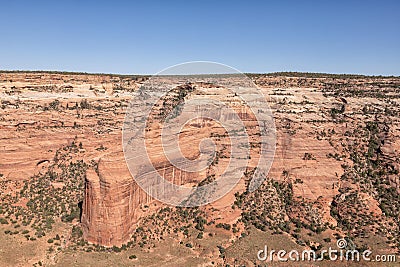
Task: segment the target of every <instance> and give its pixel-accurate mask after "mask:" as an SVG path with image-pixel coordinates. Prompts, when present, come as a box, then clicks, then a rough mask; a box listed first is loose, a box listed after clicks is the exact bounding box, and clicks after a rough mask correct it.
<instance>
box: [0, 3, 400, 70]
mask: <svg viewBox="0 0 400 267" xmlns="http://www.w3.org/2000/svg"><path fill="white" fill-rule="evenodd" d="M399 14H400V1H368V0H365V1H350V0H349V1H324V0H319V1H317V0H315V1H285V0H282V1H200V0H198V1H109V2H106V1H101V0H99V1H73V0H70V1H40V0H38V1H18V0H16V1H2V2H1V5H0V69H7V70H60V71H61V70H66V71H83V72H102V73H124V74H153V73H156V72H158V71H160V70H162V69H164V68H166V67H168V66H171V65H174V64H178V63H182V62H186V61H193V60H206V61H215V62H220V63H223V64H227V65H230V66H232V67H234V68H237V69H239V70H240V71H243V72H258V73H260V72H275V71H307V72H329V73H360V74H376V75H380V74H382V75H400V15H399Z"/></svg>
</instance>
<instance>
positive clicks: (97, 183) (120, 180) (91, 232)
mask: <svg viewBox="0 0 400 267" xmlns="http://www.w3.org/2000/svg"><path fill="white" fill-rule="evenodd" d="M124 163H125V162H124V161H123V160H122V159H120V160H118V161H115V160H113V161H109V160H100V161H99V168H98V173H96V172H95V171H94V170H90V171H89V172H88V173H87V178H86V181H85V198H84V202H83V207H82V209H83V210H82V217H81V222H82V229H83V235H84V238H85V239H86V240H87V241H89V242H91V243H95V244H100V245H103V246H114V245H116V246H121V245H122V244H124V243H126V242H127V241H128V240H129V238H130V234H131V233H132V227H133V225H134V223H135V221H136V219H137V214H136V211H137V209H138V208H139V206H140V205H141V204H143V203H147V202H149V201H150V199H149V197H147V195H146V194H145V193H144V192H143V191H142V190H141V189H140V188H139V186H138V185H137V184H136V183H135V182H134V180H133V179H132V177H131V176H130V174H129V172H128V170H125V169H123V168H121V166H123V164H124ZM110 173H114V175H113V176H111V175H110ZM113 177H114V178H113ZM116 178H117V179H116Z"/></svg>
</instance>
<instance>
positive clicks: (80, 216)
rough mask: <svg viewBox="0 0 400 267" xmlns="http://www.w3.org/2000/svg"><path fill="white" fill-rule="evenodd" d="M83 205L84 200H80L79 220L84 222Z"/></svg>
mask: <svg viewBox="0 0 400 267" xmlns="http://www.w3.org/2000/svg"><path fill="white" fill-rule="evenodd" d="M82 207H83V201H79V203H78V208H79V222H80V223H81V222H82V210H83V209H82Z"/></svg>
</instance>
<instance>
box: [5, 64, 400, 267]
mask: <svg viewBox="0 0 400 267" xmlns="http://www.w3.org/2000/svg"><path fill="white" fill-rule="evenodd" d="M249 77H250V78H251V79H252V80H253V82H254V83H255V84H256V85H257V86H258V87H259V88H260V89H261V91H262V92H263V94H264V95H265V98H266V101H267V102H268V104H269V106H270V108H271V110H272V112H273V116H274V122H275V127H276V151H275V157H274V161H273V163H272V167H271V170H270V172H269V173H268V176H267V177H266V180H265V182H264V183H263V184H262V185H261V186H260V188H258V189H257V190H256V191H254V192H251V193H250V192H248V191H247V190H246V187H247V186H248V182H249V177H250V176H251V173H252V170H254V169H253V168H254V164H252V163H250V166H249V168H248V170H247V171H246V175H244V177H243V178H242V179H241V181H240V182H239V183H238V185H237V186H236V187H235V188H234V190H232V191H231V192H230V193H229V194H227V195H226V196H224V197H223V198H222V199H220V200H218V201H217V202H215V203H211V204H208V205H206V206H202V207H193V208H179V207H172V206H168V205H166V204H162V203H161V202H159V201H156V200H154V199H152V198H151V197H150V196H148V195H146V194H145V193H144V192H143V191H141V189H140V188H138V187H137V186H136V185H135V184H134V182H133V179H132V177H131V174H130V172H129V170H128V168H127V166H126V162H125V159H124V155H123V148H122V127H123V123H124V119H125V114H126V110H127V108H128V107H129V104H130V101H131V100H132V93H133V92H135V91H136V90H138V88H140V86H141V85H142V84H143V83H145V82H146V80H147V79H148V77H145V76H118V75H106V74H101V75H100V74H99V75H95V74H77V73H51V72H0V96H1V103H0V200H1V201H0V266H160V265H162V266H257V265H261V266H264V265H265V264H268V266H334V265H337V264H338V263H337V262H331V261H329V260H328V259H325V260H323V261H320V262H285V263H282V262H279V261H278V260H277V259H276V257H275V259H274V261H273V262H264V261H260V260H259V259H258V258H257V252H258V251H259V250H261V249H263V248H264V246H265V245H267V246H268V248H270V249H275V250H281V249H285V250H286V251H290V250H293V249H296V250H298V251H302V250H313V251H315V253H316V254H317V255H321V251H322V250H324V249H327V248H328V247H332V248H337V246H336V242H337V240H339V239H344V238H345V239H346V240H347V241H348V242H349V243H351V245H352V248H353V249H358V250H360V251H365V250H367V249H369V250H371V251H373V255H378V254H381V255H395V257H396V258H397V263H395V262H393V263H390V262H385V263H382V262H381V263H378V262H365V261H363V262H351V261H349V262H342V263H340V264H346V266H359V265H360V266H398V264H399V262H400V258H399V253H400V197H399V195H400V178H399V177H400V176H399V169H400V159H399V155H400V138H399V136H400V78H398V77H368V76H357V75H330V74H311V73H275V74H265V75H262V74H252V75H249ZM197 86H198V87H197V88H200V89H201V90H203V91H201V93H204V92H209V91H210V90H217V91H218V90H219V92H222V91H221V90H222V89H218V87H215V88H214V87H213V86H214V85H213V86H211V85H205V84H199V85H197ZM209 87H213V88H209ZM200 89H198V90H200ZM182 90H188V87H182V88H178V89H177V92H178V93H179V92H181V91H182ZM207 90H208V91H207ZM212 92H214V91H212ZM223 94H224V95H228V94H229V92H223ZM232 97H233V96H232ZM238 103H239V102H238ZM249 125H251V120H250V122H249V123H248V124H246V126H249ZM191 131H195V132H196V134H197V135H196V137H197V138H198V137H213V138H216V139H215V140H217V141H216V144H217V147H218V149H220V150H219V151H220V153H218V157H219V161H218V162H217V163H215V162H214V163H215V164H214V166H213V168H209V169H206V170H205V171H204V172H203V173H201V174H199V175H194V176H193V175H192V176H190V175H184V174H182V173H179V175H178V174H177V172H176V170H175V169H174V167H172V166H168V165H166V164H164V163H165V162H166V161H167V160H166V159H165V158H163V157H161V156H157V155H158V154H157V153H155V154H154V155H156V156H154V158H152V161H153V162H155V164H156V165H157V164H158V165H159V168H158V170H159V171H160V172H162V173H163V175H165V176H166V177H167V178H170V179H171V180H172V181H174V182H176V183H180V184H182V183H183V184H187V185H188V186H193V185H197V184H200V183H205V182H208V181H209V179H211V178H212V179H214V178H216V177H218V175H219V174H220V169H219V167H220V168H223V167H224V166H225V165H224V164H226V161H227V158H229V153H227V152H226V151H228V149H226V148H227V146H228V140H227V139H225V136H224V131H223V129H222V128H221V127H219V126H218V125H214V124H212V123H209V124H207V125H203V126H202V127H200V128H199V127H198V126H193V127H191V126H190V127H187V128H185V129H183V135H182V137H180V138H182V142H181V143H182V148H181V149H182V151H183V154H185V155H186V156H187V157H188V158H195V157H196V156H197V155H198V151H197V150H196V149H193V148H194V147H196V148H197V146H198V144H195V145H194V144H193V143H194V142H195V139H196V138H194V139H193V136H195V135H194V134H193V133H192V132H191ZM158 133H159V132H157V130H154V129H153V130H152V131H149V137H148V138H149V139H150V140H153V139H156V136H157V135H158ZM249 133H250V135H251V136H252V138H253V140H255V141H254V142H255V143H256V140H257V133H256V132H252V131H249ZM185 140H186V141H185ZM152 147H157V143H156V141H154V142H153V143H152ZM252 148H253V150H252V153H254V154H251V158H252V160H254V159H256V158H257V152H259V151H258V149H257V146H256V145H255V146H254V147H253V146H252ZM250 162H252V161H250ZM216 166H219V167H216ZM210 177H211V178H210ZM124 186H126V188H128V189H127V190H126V191H123V190H119V189H118V188H122V187H124ZM127 203H129V208H128V210H127V211H126V212H124V208H121V207H124V205H128V204H127ZM104 211H106V212H104ZM115 211H118V212H115ZM110 225H111V226H112V227H114V228H115V229H117V230H115V231H114V232H113V231H112V230H110ZM115 233H118V234H117V235H116V234H115Z"/></svg>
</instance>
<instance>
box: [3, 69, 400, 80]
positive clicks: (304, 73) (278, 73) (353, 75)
mask: <svg viewBox="0 0 400 267" xmlns="http://www.w3.org/2000/svg"><path fill="white" fill-rule="evenodd" d="M0 73H48V74H64V75H105V76H119V77H150V76H154V75H156V76H161V75H157V74H121V73H106V72H86V71H63V70H1V69H0ZM234 74H236V75H237V74H244V75H267V76H268V75H269V76H289V75H294V77H302V76H320V78H323V77H324V76H325V77H329V76H330V77H336V76H346V77H348V78H356V77H360V78H361V77H365V78H368V77H371V78H400V75H382V74H373V75H368V74H357V73H327V72H308V71H275V72H242V73H204V74H202V73H199V74H187V75H234ZM179 75H182V76H183V75H185V76H186V74H177V76H179ZM165 76H172V75H165ZM306 78H307V77H306Z"/></svg>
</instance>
